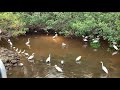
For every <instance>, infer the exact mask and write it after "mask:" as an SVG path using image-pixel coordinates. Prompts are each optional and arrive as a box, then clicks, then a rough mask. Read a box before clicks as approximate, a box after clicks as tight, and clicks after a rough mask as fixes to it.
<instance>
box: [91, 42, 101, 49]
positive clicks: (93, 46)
mask: <svg viewBox="0 0 120 90" xmlns="http://www.w3.org/2000/svg"><path fill="white" fill-rule="evenodd" d="M90 46H91V47H92V48H95V49H97V48H99V47H100V42H97V43H93V42H90Z"/></svg>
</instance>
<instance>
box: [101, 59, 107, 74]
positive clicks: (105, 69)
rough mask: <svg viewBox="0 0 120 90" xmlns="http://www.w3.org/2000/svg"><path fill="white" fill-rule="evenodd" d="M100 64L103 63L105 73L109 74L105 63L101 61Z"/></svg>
mask: <svg viewBox="0 0 120 90" xmlns="http://www.w3.org/2000/svg"><path fill="white" fill-rule="evenodd" d="M100 63H102V70H103V71H104V72H105V73H107V74H108V70H107V68H106V67H105V66H104V65H103V62H102V61H101V62H100Z"/></svg>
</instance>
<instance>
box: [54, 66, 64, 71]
mask: <svg viewBox="0 0 120 90" xmlns="http://www.w3.org/2000/svg"><path fill="white" fill-rule="evenodd" d="M54 67H55V69H56V70H57V71H58V72H63V70H62V69H61V68H60V67H58V66H57V65H55V66H54Z"/></svg>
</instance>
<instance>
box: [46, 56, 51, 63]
mask: <svg viewBox="0 0 120 90" xmlns="http://www.w3.org/2000/svg"><path fill="white" fill-rule="evenodd" d="M50 56H51V55H50V54H49V57H48V58H47V59H46V63H50Z"/></svg>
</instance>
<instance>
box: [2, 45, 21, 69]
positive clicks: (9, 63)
mask: <svg viewBox="0 0 120 90" xmlns="http://www.w3.org/2000/svg"><path fill="white" fill-rule="evenodd" d="M0 59H1V60H2V61H3V63H4V65H5V68H6V69H7V70H11V68H12V67H15V66H17V65H18V63H19V61H20V56H19V55H18V54H17V53H16V52H14V51H11V50H9V49H7V48H4V47H0Z"/></svg>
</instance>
